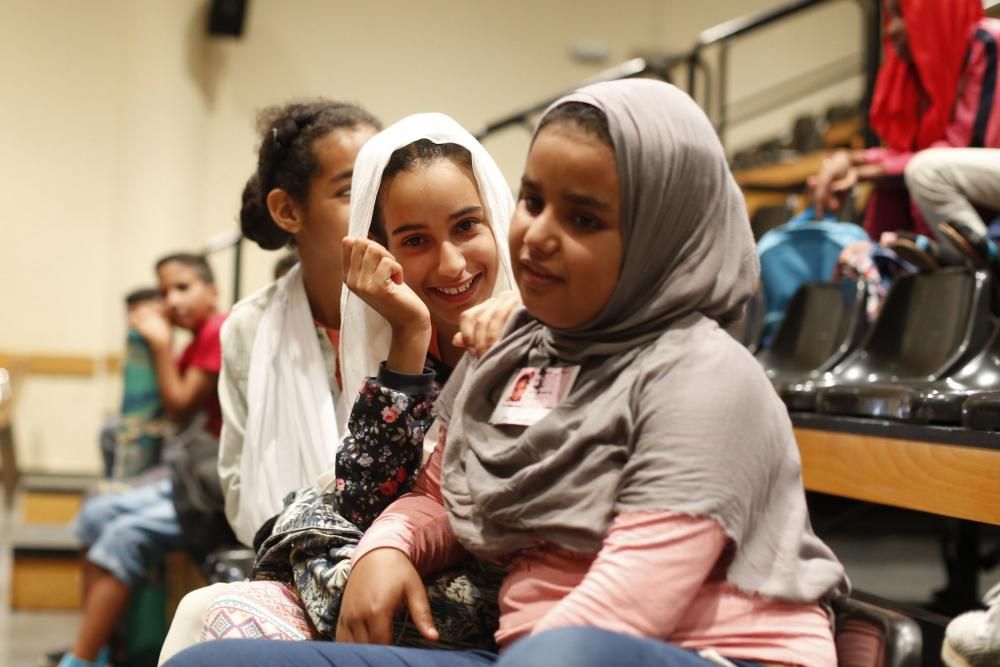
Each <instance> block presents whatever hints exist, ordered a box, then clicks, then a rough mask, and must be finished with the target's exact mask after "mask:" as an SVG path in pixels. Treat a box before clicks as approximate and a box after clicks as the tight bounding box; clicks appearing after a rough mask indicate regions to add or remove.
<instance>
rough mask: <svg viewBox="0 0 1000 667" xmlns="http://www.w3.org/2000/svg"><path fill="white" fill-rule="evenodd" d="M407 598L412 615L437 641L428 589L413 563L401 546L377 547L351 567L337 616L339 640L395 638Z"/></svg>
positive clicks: (373, 641)
mask: <svg viewBox="0 0 1000 667" xmlns="http://www.w3.org/2000/svg"><path fill="white" fill-rule="evenodd" d="M404 602H405V603H406V605H407V608H408V609H409V611H410V618H412V619H413V623H414V624H415V625H416V626H417V629H418V630H419V631H420V634H422V635H423V636H424V638H425V639H427V640H428V641H437V640H438V638H439V637H438V632H437V629H436V628H435V627H434V619H433V618H432V617H431V606H430V603H429V602H428V600H427V591H426V589H425V588H424V582H423V581H422V580H421V578H420V575H419V574H418V573H417V570H416V569H415V568H414V567H413V563H411V562H410V559H409V558H407V556H406V554H404V553H403V552H402V551H399V550H397V549H391V548H385V549H375V550H374V551H371V552H369V553H367V554H365V555H364V556H362V557H361V560H359V561H358V562H357V563H356V564H355V565H354V567H353V568H352V570H351V575H350V577H349V578H348V580H347V587H346V589H345V590H344V600H343V602H342V603H341V605H340V618H339V619H338V620H337V641H338V642H353V643H357V644H389V643H391V642H392V617H393V615H394V614H395V613H396V610H397V609H399V608H400V607H402V606H403V604H404Z"/></svg>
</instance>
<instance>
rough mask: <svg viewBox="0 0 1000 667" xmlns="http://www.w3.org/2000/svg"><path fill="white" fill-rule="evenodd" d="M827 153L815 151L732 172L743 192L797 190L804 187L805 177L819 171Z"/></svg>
mask: <svg viewBox="0 0 1000 667" xmlns="http://www.w3.org/2000/svg"><path fill="white" fill-rule="evenodd" d="M827 155H829V151H816V152H815V153H809V154H807V155H803V156H801V157H799V158H797V159H795V160H789V161H786V162H777V163H775V164H766V165H762V166H760V167H748V168H747V169H739V170H737V171H734V172H733V176H734V177H735V178H736V183H737V185H739V186H740V187H741V188H742V189H743V190H744V192H745V191H747V190H765V191H780V192H798V191H800V190H802V189H803V188H804V187H805V184H806V179H807V178H809V177H810V176H812V175H813V174H815V173H817V172H818V171H819V169H820V166H821V165H822V164H823V160H824V159H825V158H826V156H827Z"/></svg>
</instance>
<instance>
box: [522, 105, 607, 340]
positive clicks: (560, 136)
mask: <svg viewBox="0 0 1000 667" xmlns="http://www.w3.org/2000/svg"><path fill="white" fill-rule="evenodd" d="M510 254H511V261H512V262H513V263H514V277H515V279H516V280H517V285H518V287H519V288H520V290H521V298H522V299H523V301H524V305H525V307H526V308H527V309H528V311H529V312H530V313H531V314H532V315H533V316H535V317H536V318H538V319H539V320H540V321H541V322H543V323H545V324H546V325H548V326H550V327H552V328H555V329H573V328H577V327H580V326H582V325H584V324H586V323H587V322H590V321H591V320H593V319H594V318H595V317H596V316H597V314H598V313H600V312H601V309H602V308H604V306H605V304H607V302H608V300H609V299H610V298H611V295H612V293H613V292H614V290H615V287H616V286H617V284H618V273H619V270H620V268H621V258H622V234H621V204H620V197H619V191H618V168H617V164H616V161H615V153H614V150H613V149H612V148H611V147H610V146H608V145H607V144H606V143H604V141H602V140H601V139H600V138H599V137H597V136H596V135H594V134H593V133H591V132H588V131H586V130H584V129H583V128H581V127H580V126H578V125H577V124H575V123H573V122H572V121H560V122H556V123H553V124H551V125H548V126H545V127H543V128H542V130H541V131H540V132H539V133H538V134H537V136H536V137H535V141H534V143H533V144H532V146H531V150H530V152H529V153H528V160H527V163H526V164H525V167H524V176H523V178H522V179H521V192H520V195H519V196H518V202H517V209H516V210H515V212H514V219H513V221H512V222H511V227H510Z"/></svg>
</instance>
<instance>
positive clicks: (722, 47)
mask: <svg viewBox="0 0 1000 667" xmlns="http://www.w3.org/2000/svg"><path fill="white" fill-rule="evenodd" d="M718 86H719V123H718V130H717V131H718V133H719V142H720V143H721V144H722V147H723V148H725V146H726V121H727V120H728V116H729V107H728V105H729V92H728V90H727V88H728V86H729V40H726V41H723V42H722V43H720V44H719V83H718Z"/></svg>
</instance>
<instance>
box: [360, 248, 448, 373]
mask: <svg viewBox="0 0 1000 667" xmlns="http://www.w3.org/2000/svg"><path fill="white" fill-rule="evenodd" d="M343 248H344V264H343V266H344V286H345V287H347V289H349V290H351V291H352V292H354V293H355V294H357V295H358V296H359V297H360V298H361V300H362V301H364V302H365V303H367V304H368V305H369V306H371V307H372V309H373V310H375V312H377V313H378V314H379V315H381V316H382V317H384V318H385V320H386V321H387V322H388V323H389V326H390V327H392V346H391V347H390V349H389V358H388V359H387V360H386V363H387V364H388V366H389V367H390V368H391V369H392V370H395V371H399V372H402V373H419V372H421V371H422V370H423V368H424V359H425V358H426V355H427V348H428V346H429V345H430V339H431V338H430V337H431V315H430V311H428V310H427V306H426V305H425V304H424V302H423V301H421V299H420V297H419V296H417V294H416V292H414V291H413V290H412V289H410V287H409V285H407V284H406V283H405V282H404V281H403V267H402V266H400V265H399V262H397V261H396V259H395V258H394V257H393V256H392V255H391V254H390V253H389V251H388V250H386V249H385V248H384V247H382V246H381V245H379V244H378V243H376V242H374V241H372V240H370V239H359V238H345V239H344V245H343Z"/></svg>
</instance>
